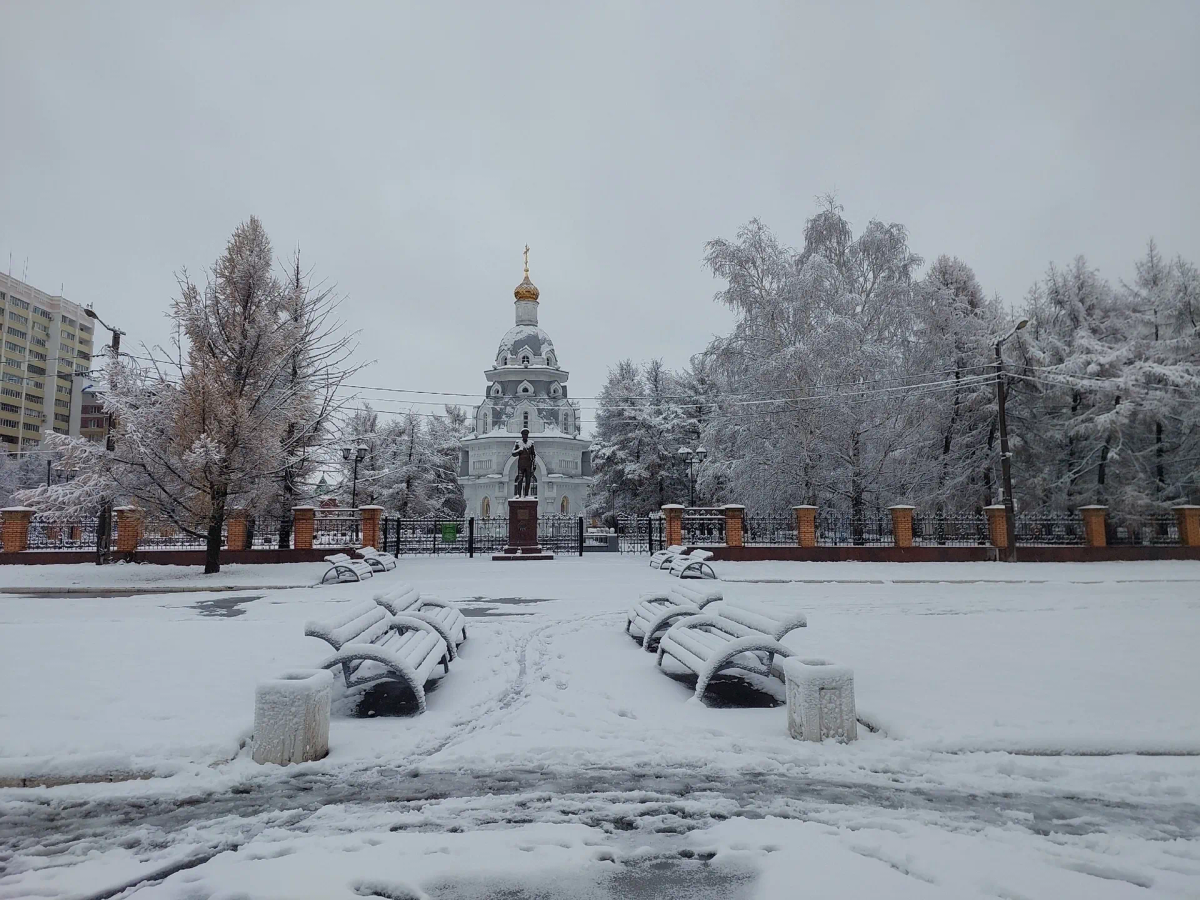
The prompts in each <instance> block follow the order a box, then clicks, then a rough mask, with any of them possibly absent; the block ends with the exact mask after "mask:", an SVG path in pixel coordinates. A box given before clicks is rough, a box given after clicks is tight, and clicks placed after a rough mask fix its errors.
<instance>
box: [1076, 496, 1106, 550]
mask: <svg viewBox="0 0 1200 900" xmlns="http://www.w3.org/2000/svg"><path fill="white" fill-rule="evenodd" d="M1079 515H1081V516H1082V517H1083V543H1084V545H1085V546H1088V547H1107V546H1108V534H1107V533H1106V524H1107V523H1106V522H1105V519H1106V518H1107V516H1108V507H1107V506H1081V507H1079Z"/></svg>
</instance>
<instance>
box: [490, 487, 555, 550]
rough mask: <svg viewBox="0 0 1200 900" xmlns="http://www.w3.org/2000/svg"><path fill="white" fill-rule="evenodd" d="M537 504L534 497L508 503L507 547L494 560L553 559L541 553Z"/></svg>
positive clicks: (516, 499)
mask: <svg viewBox="0 0 1200 900" xmlns="http://www.w3.org/2000/svg"><path fill="white" fill-rule="evenodd" d="M537 520H538V502H537V498H536V497H513V498H512V499H510V500H509V501H508V546H507V547H505V548H504V552H503V553H496V554H494V555H493V556H492V559H494V560H508V559H554V554H553V553H543V552H542V548H541V545H540V544H538V537H537Z"/></svg>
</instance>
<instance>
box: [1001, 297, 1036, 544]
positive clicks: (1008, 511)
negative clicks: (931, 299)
mask: <svg viewBox="0 0 1200 900" xmlns="http://www.w3.org/2000/svg"><path fill="white" fill-rule="evenodd" d="M1028 324H1029V320H1028V319H1022V320H1021V321H1020V322H1018V323H1017V324H1016V325H1015V326H1013V329H1012V331H1010V332H1009V333H1008V334H1006V335H1005V336H1004V337H1002V338H1000V339H999V340H998V341H996V406H997V407H998V417H999V424H1000V472H1001V474H1002V476H1003V479H1004V500H1003V502H1004V522H1005V532H1006V535H1007V537H1008V560H1009V561H1010V562H1015V561H1016V558H1017V519H1016V510H1015V508H1014V506H1013V489H1012V462H1011V456H1012V454H1011V453H1010V452H1009V449H1008V420H1007V419H1006V418H1005V416H1004V403H1005V401H1006V400H1007V391H1006V390H1005V381H1004V357H1003V356H1001V355H1000V348H1001V346H1003V344H1004V342H1005V341H1007V340H1008V339H1009V338H1010V337H1012V336H1013V335H1014V334H1016V333H1017V332H1018V331H1020V330H1021V329H1022V328H1024V327H1025V326H1026V325H1028Z"/></svg>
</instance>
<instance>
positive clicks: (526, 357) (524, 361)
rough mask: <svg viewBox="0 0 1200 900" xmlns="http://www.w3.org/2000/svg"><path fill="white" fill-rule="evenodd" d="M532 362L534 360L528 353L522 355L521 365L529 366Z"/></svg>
mask: <svg viewBox="0 0 1200 900" xmlns="http://www.w3.org/2000/svg"><path fill="white" fill-rule="evenodd" d="M530 362H532V360H530V358H529V354H528V353H525V354H523V355H522V356H521V365H523V366H527V365H529V363H530Z"/></svg>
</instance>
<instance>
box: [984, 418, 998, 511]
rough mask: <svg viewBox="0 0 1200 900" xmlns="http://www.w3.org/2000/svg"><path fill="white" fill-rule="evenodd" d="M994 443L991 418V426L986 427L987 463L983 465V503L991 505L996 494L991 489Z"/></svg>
mask: <svg viewBox="0 0 1200 900" xmlns="http://www.w3.org/2000/svg"><path fill="white" fill-rule="evenodd" d="M995 443H996V420H995V419H994V418H993V419H992V424H991V427H990V428H989V429H988V441H987V449H988V452H987V458H988V462H987V465H986V466H984V467H983V505H984V506H991V505H992V498H993V497H994V496H995V495H996V493H995V491H994V490H993V489H992V445H994V444H995Z"/></svg>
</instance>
